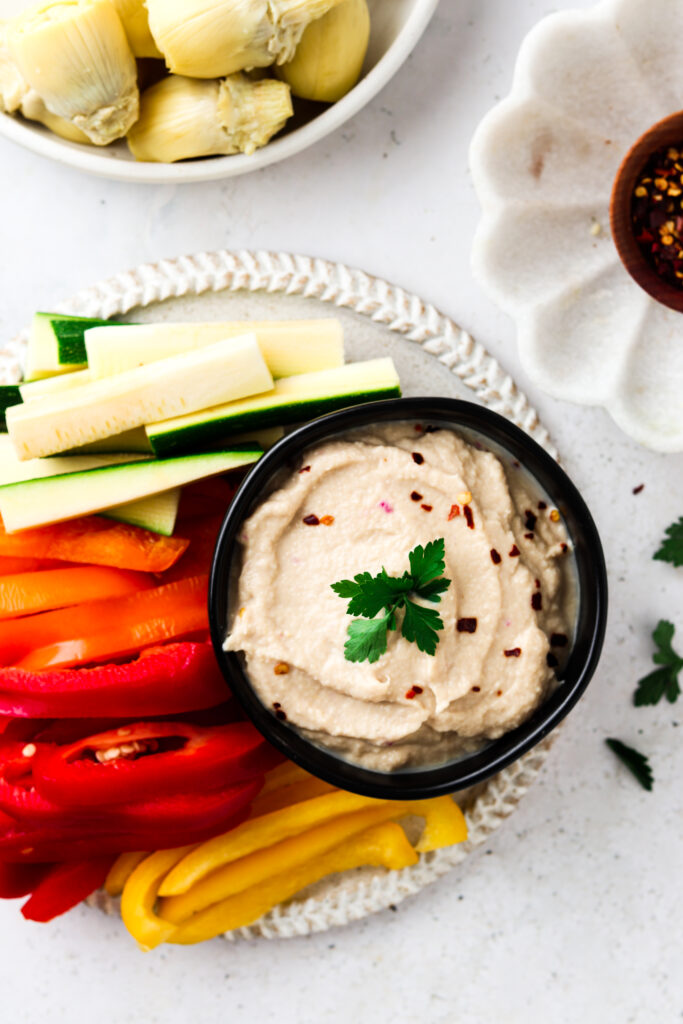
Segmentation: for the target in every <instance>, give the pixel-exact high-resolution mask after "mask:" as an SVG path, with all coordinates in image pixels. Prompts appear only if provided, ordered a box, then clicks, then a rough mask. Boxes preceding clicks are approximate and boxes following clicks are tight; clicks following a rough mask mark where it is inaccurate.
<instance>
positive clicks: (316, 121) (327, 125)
mask: <svg viewBox="0 0 683 1024" xmlns="http://www.w3.org/2000/svg"><path fill="white" fill-rule="evenodd" d="M438 3H439V0H415V5H414V7H413V8H412V10H411V11H410V12H409V14H408V16H407V17H406V19H405V21H404V23H403V25H402V27H401V28H400V30H399V32H398V34H397V36H396V38H395V39H394V41H393V43H392V44H391V46H390V47H389V49H388V50H387V51H386V52H385V53H384V54H383V55H382V57H381V58H380V59H379V60H378V61H377V63H376V64H375V66H374V67H373V68H371V70H370V71H369V72H368V73H367V74H366V75H364V76H363V77H362V78H361V79H360V81H359V82H358V83H357V84H356V85H355V86H354V87H353V89H351V91H350V92H348V93H347V94H346V96H344V97H343V98H342V99H341V100H338V101H337V103H334V104H332V105H331V106H329V107H327V109H325V110H323V112H322V113H320V114H318V115H317V116H316V117H313V118H312V119H311V120H310V121H308V122H307V123H306V124H305V125H302V127H301V128H296V129H294V131H292V132H290V133H289V134H287V135H283V136H282V137H280V138H277V137H276V138H275V139H274V141H273V142H269V143H268V145H266V146H264V147H263V148H262V149H258V150H257V151H256V152H255V153H253V154H251V155H247V154H245V153H238V154H235V155H233V156H222V157H221V156H218V157H204V158H201V159H198V160H193V161H187V162H181V163H176V164H153V163H147V162H140V163H138V162H137V161H134V160H128V159H126V158H123V159H121V158H119V157H118V155H117V153H116V151H113V150H111V149H110V148H109V147H101V148H99V147H92V146H84V145H80V144H78V143H75V142H69V141H68V140H66V139H61V138H59V137H58V136H56V135H54V134H53V133H52V132H50V131H49V130H48V129H46V128H44V127H42V126H41V125H38V124H33V123H31V122H25V121H23V120H19V119H17V118H15V117H13V116H11V115H10V114H6V115H2V116H0V135H4V136H5V137H6V138H8V139H10V140H11V141H12V142H16V143H18V144H19V145H20V146H23V147H24V148H25V149H28V150H31V151H32V152H34V153H37V154H38V155H39V156H44V157H47V158H48V159H51V160H56V161H57V162H58V163H61V164H65V165H68V166H70V167H75V168H76V169H77V170H80V171H85V172H87V173H89V174H94V175H96V176H97V177H102V178H110V179H113V180H114V181H133V182H137V183H139V184H147V185H163V184H167V183H173V184H179V185H182V184H190V183H192V182H199V181H218V180H220V179H222V178H233V177H237V176H238V175H241V174H248V173H249V172H250V171H257V170H259V169H260V168H263V167H268V166H270V165H271V164H274V163H279V161H280V160H286V159H287V158H288V157H290V156H294V155H295V154H297V153H300V152H303V150H305V149H308V147H309V146H312V145H314V144H315V143H316V142H319V141H320V140H321V139H323V138H325V136H327V135H329V134H331V133H332V132H333V131H335V130H336V129H337V128H339V127H341V125H343V124H344V123H345V122H346V121H348V120H349V118H351V117H354V116H355V114H357V113H358V112H359V111H360V110H361V109H362V108H363V107H364V106H366V104H367V103H369V102H370V100H372V99H373V98H374V97H375V96H376V95H377V93H378V92H380V90H381V89H383V88H384V86H385V85H386V84H387V83H388V82H389V80H390V79H391V78H393V76H394V75H395V74H396V72H397V71H398V69H399V68H400V67H401V66H402V65H403V64H404V63H405V61H406V60H407V58H408V56H409V55H410V53H411V51H412V50H413V48H414V47H415V46H416V45H417V43H418V41H419V40H420V38H421V37H422V35H423V33H424V31H425V29H426V28H427V25H428V24H429V22H430V20H431V18H432V15H433V14H434V12H435V10H436V8H437V6H438Z"/></svg>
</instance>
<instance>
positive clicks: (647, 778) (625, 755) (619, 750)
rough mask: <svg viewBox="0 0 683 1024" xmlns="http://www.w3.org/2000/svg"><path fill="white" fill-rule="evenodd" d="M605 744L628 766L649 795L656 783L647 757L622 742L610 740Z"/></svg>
mask: <svg viewBox="0 0 683 1024" xmlns="http://www.w3.org/2000/svg"><path fill="white" fill-rule="evenodd" d="M605 743H606V744H607V746H608V747H609V748H610V750H611V751H613V752H614V753H615V754H616V755H617V757H618V758H619V760H620V761H621V762H622V763H623V764H624V765H626V767H627V768H628V770H629V771H630V772H631V774H632V775H634V776H635V777H636V779H637V780H638V782H639V783H640V784H641V786H642V787H643V789H646V790H647V791H648V793H649V792H650V791H651V790H652V786H653V783H654V775H653V774H652V768H651V767H650V762H649V761H648V759H647V758H646V757H645V755H644V754H641V753H640V751H638V750H634V749H633V747H628V746H627V745H626V744H625V743H622V742H621V740H614V739H610V740H605Z"/></svg>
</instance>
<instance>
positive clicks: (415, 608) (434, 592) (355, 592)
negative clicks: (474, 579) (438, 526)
mask: <svg viewBox="0 0 683 1024" xmlns="http://www.w3.org/2000/svg"><path fill="white" fill-rule="evenodd" d="M445 557H446V548H445V541H444V538H443V537H441V538H440V539H439V540H433V541H430V542H429V544H427V545H425V547H424V548H423V547H422V545H418V546H417V547H416V548H413V550H412V551H411V552H410V554H409V555H408V561H409V564H410V571H408V572H404V574H403V576H389V574H388V573H387V571H386V569H382V571H381V572H380V573H379V574H378V575H377V576H371V575H370V573H369V572H363V573H359V574H358V575H357V576H354V578H353V579H352V580H340V581H339V583H333V584H331V586H332V590H334V592H335V594H337V595H338V596H339V597H343V598H350V600H349V606H348V608H347V609H346V611H347V614H349V615H360V616H362V618H359V619H354V620H353V622H351V623H350V624H349V627H348V630H347V634H348V640H347V641H346V643H345V645H344V657H345V658H346V660H347V661H357V662H359V661H369V662H370V663H371V664H372V663H374V662H376V661H379V659H380V658H381V656H382V655H383V654H385V653H386V650H387V632H388V631H389V630H391V631H394V630H396V629H397V628H398V620H397V616H396V613H397V612H398V611H400V610H403V612H404V615H403V621H402V622H401V634H402V636H403V637H404V638H405V639H406V640H408V641H410V642H411V643H415V644H417V646H418V648H419V650H421V651H422V652H423V653H424V654H429V655H431V656H432V657H433V656H434V654H436V648H437V645H438V643H439V636H438V630H441V629H443V628H444V624H443V620H442V619H441V616H440V615H439V613H438V612H437V611H436V610H435V609H433V608H425V607H424V605H421V604H416V603H415V601H414V600H412V598H413V597H419V598H422V599H423V600H425V601H431V602H432V603H433V604H439V603H440V602H441V595H442V594H443V593H444V592H445V591H446V590H448V588H449V586H450V585H451V581H450V580H447V579H444V578H443V574H444V572H445V570H446V561H445ZM380 612H382V613H383V614H381V615H380V617H379V618H376V616H377V615H379V613H380Z"/></svg>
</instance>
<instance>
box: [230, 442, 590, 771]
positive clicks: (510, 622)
mask: <svg viewBox="0 0 683 1024" xmlns="http://www.w3.org/2000/svg"><path fill="white" fill-rule="evenodd" d="M437 537H444V538H445V552H446V571H445V575H446V577H447V578H448V579H450V580H451V581H452V582H451V585H450V587H449V588H448V590H447V591H446V593H445V594H444V595H443V600H442V603H441V604H440V605H439V613H440V615H441V617H442V619H443V621H444V624H445V628H444V630H443V631H442V632H440V633H439V644H438V646H437V650H436V654H435V655H434V656H433V657H432V656H429V655H428V654H424V653H422V652H420V651H419V650H418V648H417V647H416V645H415V644H414V643H409V642H408V641H407V640H405V639H404V638H403V637H401V635H400V632H392V633H389V638H388V650H387V652H386V654H384V655H383V656H382V657H381V658H380V660H379V661H377V662H375V663H374V664H370V663H368V662H364V663H360V664H355V663H350V662H348V661H346V660H345V658H344V643H345V640H346V631H347V627H348V624H349V622H350V619H349V616H348V615H347V614H346V602H344V601H342V600H340V599H339V598H338V597H337V595H336V594H335V593H334V592H333V591H332V589H331V584H332V583H334V582H335V581H337V580H341V579H346V578H350V577H352V576H354V575H355V574H356V573H359V572H365V571H369V572H371V573H373V574H374V573H377V572H379V571H380V569H381V568H382V567H383V566H384V567H385V568H386V570H387V572H388V573H389V574H390V575H397V576H400V575H401V574H402V573H403V572H404V570H405V569H406V567H407V561H408V552H409V551H410V550H411V549H412V548H414V547H415V545H417V544H422V545H424V544H426V543H428V542H429V541H431V540H434V539H435V538H437ZM240 541H241V544H242V564H241V572H240V576H239V580H238V581H237V584H236V588H237V592H236V596H235V600H234V602H233V603H232V607H234V608H237V609H238V610H237V614H236V615H234V619H233V622H232V623H231V624H230V632H229V636H228V638H227V640H226V643H225V648H226V650H231V651H242V652H244V656H245V659H246V669H247V672H248V675H249V678H250V680H251V682H252V685H253V687H254V688H255V690H256V692H257V694H258V696H259V698H260V699H261V701H262V702H263V703H264V704H265V705H266V707H270V708H272V709H273V713H274V714H277V715H278V717H280V718H283V719H284V718H286V719H287V721H288V722H289V723H290V724H291V725H293V726H295V727H297V728H298V729H300V730H301V731H302V732H304V733H305V734H306V735H308V736H309V738H311V739H312V740H313V741H314V742H316V743H319V744H320V745H322V746H325V747H327V748H329V749H332V750H334V751H335V752H336V753H338V754H339V755H341V756H343V757H345V758H347V759H349V760H351V761H355V762H357V763H360V764H362V765H364V766H365V767H368V768H373V769H375V770H380V771H390V770H394V769H397V768H403V767H408V766H411V765H415V766H419V765H426V764H435V763H438V762H440V761H444V760H446V759H447V758H450V757H453V756H456V755H458V754H461V753H464V752H466V751H470V750H473V749H477V748H478V747H480V746H482V745H484V744H485V742H486V741H487V740H490V739H495V738H497V737H499V736H501V735H502V734H503V733H506V732H508V731H509V730H511V729H514V728H515V727H516V726H518V725H520V724H521V723H522V722H524V721H525V719H527V718H528V717H529V716H530V715H531V713H532V712H533V711H534V710H535V709H536V708H537V707H538V706H539V704H540V703H541V702H542V701H543V700H544V698H545V697H546V696H547V694H548V693H549V691H550V690H551V688H552V686H553V683H554V681H555V673H554V671H553V668H554V667H555V666H556V665H557V664H558V663H559V660H560V659H561V658H562V656H563V654H566V652H567V650H568V645H569V640H570V636H571V632H572V627H571V621H572V618H571V615H570V605H571V594H570V591H571V587H570V573H569V571H568V569H567V568H566V565H567V562H568V561H569V560H568V559H567V558H566V557H565V556H566V555H567V552H568V550H569V547H568V543H567V537H566V532H565V530H564V527H563V525H562V523H561V522H560V521H559V516H558V514H557V512H556V511H555V510H554V509H550V508H548V507H547V505H546V502H544V501H543V500H542V496H541V495H540V494H539V493H538V492H537V491H535V490H534V488H533V487H532V484H531V481H530V480H529V478H528V476H527V475H526V474H525V473H523V472H522V471H521V470H519V469H515V468H514V467H513V466H508V467H507V468H506V467H504V465H503V463H502V461H501V459H500V458H498V456H496V455H494V454H493V453H492V452H490V451H486V450H484V449H483V448H482V447H481V446H479V445H478V444H476V443H475V444H472V443H469V442H468V441H466V440H464V439H463V438H461V437H460V436H459V435H457V434H456V433H454V432H453V431H451V430H447V429H440V430H435V431H433V432H432V431H430V430H429V429H428V430H427V431H423V430H422V429H421V428H420V427H419V426H418V427H415V425H412V424H395V425H390V426H387V427H382V428H377V429H376V430H373V431H365V432H363V433H358V432H356V433H354V434H350V435H348V436H347V437H345V438H343V439H340V440H333V441H330V442H328V443H325V444H322V445H320V446H318V447H316V448H313V449H310V450H309V451H308V452H306V453H305V455H304V459H303V461H302V464H301V468H300V469H299V470H298V471H297V472H295V473H293V474H292V475H291V476H290V477H289V478H288V479H287V480H286V481H285V482H284V484H283V485H282V486H281V487H279V488H278V489H277V490H275V491H274V492H273V493H272V494H271V495H270V496H269V497H268V498H267V499H266V500H265V501H264V502H263V503H262V504H261V505H260V506H259V507H258V508H257V509H256V511H255V512H254V513H253V514H252V515H251V517H250V518H249V519H248V520H247V521H246V522H245V524H244V526H243V528H242V532H241V535H240Z"/></svg>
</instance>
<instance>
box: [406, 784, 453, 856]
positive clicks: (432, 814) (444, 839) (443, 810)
mask: <svg viewBox="0 0 683 1024" xmlns="http://www.w3.org/2000/svg"><path fill="white" fill-rule="evenodd" d="M410 813H411V814H417V815H419V816H420V817H422V818H424V820H425V824H424V829H423V831H422V835H421V836H420V838H419V840H418V842H417V844H416V846H415V849H416V850H417V852H418V853H429V852H430V851H431V850H442V849H443V848H444V846H455V845H456V843H464V842H465V840H466V839H467V822H466V821H465V815H464V814H463V813H462V811H461V810H460V808H459V807H458V805H457V804H456V802H455V800H453V798H452V797H450V796H438V797H435V798H434V799H432V800H415V801H413V802H412V803H411V804H410Z"/></svg>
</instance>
